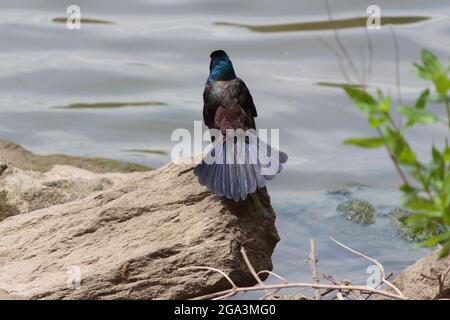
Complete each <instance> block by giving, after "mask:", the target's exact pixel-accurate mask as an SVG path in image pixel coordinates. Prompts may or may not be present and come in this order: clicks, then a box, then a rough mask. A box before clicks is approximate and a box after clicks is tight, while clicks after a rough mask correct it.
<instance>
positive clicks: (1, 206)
mask: <svg viewBox="0 0 450 320" xmlns="http://www.w3.org/2000/svg"><path fill="white" fill-rule="evenodd" d="M18 213H19V210H18V209H17V207H15V206H13V205H11V204H9V202H8V193H7V192H6V191H5V190H1V191H0V222H1V221H3V220H5V219H6V218H8V217H10V216H13V215H15V214H18Z"/></svg>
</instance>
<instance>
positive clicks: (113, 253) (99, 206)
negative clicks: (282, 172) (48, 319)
mask: <svg viewBox="0 0 450 320" xmlns="http://www.w3.org/2000/svg"><path fill="white" fill-rule="evenodd" d="M0 145H2V146H3V147H4V146H5V145H6V146H7V148H8V149H7V150H5V148H4V149H0V161H2V163H3V165H4V170H3V172H2V174H1V176H0V191H1V192H2V194H3V198H2V197H0V201H2V202H0V216H1V217H0V220H3V221H1V222H0V234H1V238H0V289H1V290H0V298H1V299H6V298H17V297H21V298H24V299H184V298H192V297H195V296H200V295H204V294H208V293H211V292H215V291H218V290H224V289H228V287H229V284H228V282H227V281H226V280H225V279H224V278H223V277H221V276H220V275H219V274H217V273H215V272H210V271H204V270H181V268H184V267H191V266H208V267H214V268H218V269H220V270H225V271H227V272H228V274H229V275H230V277H231V278H232V279H233V281H235V283H236V284H237V285H241V286H249V285H254V284H256V281H255V279H254V278H253V276H252V275H251V273H250V271H249V270H248V268H247V267H246V265H245V261H244V260H243V258H242V256H241V253H240V247H241V245H243V244H245V247H246V250H247V253H248V256H249V259H250V261H251V263H252V265H253V266H254V267H255V269H256V270H263V269H266V270H271V269H272V261H271V256H272V252H273V250H274V248H275V246H276V244H277V242H278V241H279V237H278V233H277V230H276V228H275V224H274V222H275V213H274V211H273V209H272V207H271V205H270V198H269V196H268V194H267V192H266V191H265V190H260V192H258V193H256V194H253V195H252V196H251V197H250V198H249V199H248V201H246V202H241V203H235V202H233V201H229V200H223V199H221V198H218V197H217V196H215V195H214V194H212V193H210V192H208V191H207V190H206V189H205V188H204V187H202V186H201V185H199V184H198V183H197V179H196V177H195V175H194V174H193V172H192V169H193V166H192V165H175V164H173V163H169V164H167V165H165V166H163V167H161V168H159V169H158V170H151V171H148V170H147V171H139V172H131V173H123V172H122V173H121V172H117V171H127V172H128V171H133V170H129V168H130V166H131V165H130V164H127V165H119V167H118V168H119V169H117V170H116V172H114V173H105V172H104V168H101V165H100V167H98V168H96V167H95V166H94V164H93V162H92V161H89V160H86V161H87V162H86V161H84V160H83V158H76V160H73V159H70V160H68V161H69V162H70V163H71V164H72V165H70V166H69V165H61V163H58V161H55V162H54V163H53V164H52V163H51V161H54V160H55V159H61V157H60V156H59V157H55V156H36V155H33V154H32V153H31V152H29V151H26V150H24V149H23V148H21V147H19V146H17V145H14V144H12V143H11V142H1V143H0ZM20 153H22V154H24V155H25V156H24V157H23V158H21V156H20ZM8 154H9V155H8ZM5 155H7V156H5ZM14 159H16V160H17V161H14ZM27 159H31V160H30V161H35V160H36V159H37V160H38V162H39V161H44V163H43V164H44V166H45V168H47V167H48V170H44V169H42V166H41V165H42V163H41V164H39V163H31V162H28V160H27ZM62 159H64V161H67V159H68V158H66V157H63V158H62ZM64 163H65V162H64ZM102 163H103V162H102ZM96 165H97V164H96ZM114 165H115V166H116V167H117V163H114ZM36 166H37V167H36ZM76 166H78V167H76ZM30 168H32V169H33V170H30ZM36 168H39V169H41V170H36ZM87 168H89V169H91V170H92V171H91V170H86V169H87ZM139 169H142V168H139ZM94 171H96V172H94ZM77 281H78V282H77Z"/></svg>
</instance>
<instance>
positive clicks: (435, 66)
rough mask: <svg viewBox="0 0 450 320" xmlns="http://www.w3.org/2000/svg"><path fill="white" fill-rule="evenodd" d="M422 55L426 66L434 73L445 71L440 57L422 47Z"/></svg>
mask: <svg viewBox="0 0 450 320" xmlns="http://www.w3.org/2000/svg"><path fill="white" fill-rule="evenodd" d="M420 57H421V59H422V63H423V65H424V67H425V68H426V69H427V70H428V71H429V72H430V73H431V74H433V75H437V74H440V73H445V72H446V70H445V68H444V66H443V65H442V64H441V63H440V62H439V60H438V58H437V57H436V56H435V55H434V54H433V53H431V51H429V50H427V49H422V51H421V54H420Z"/></svg>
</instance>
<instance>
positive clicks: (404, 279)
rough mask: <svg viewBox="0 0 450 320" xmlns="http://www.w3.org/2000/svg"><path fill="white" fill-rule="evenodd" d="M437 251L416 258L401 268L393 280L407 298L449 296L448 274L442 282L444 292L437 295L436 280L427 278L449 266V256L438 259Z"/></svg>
mask: <svg viewBox="0 0 450 320" xmlns="http://www.w3.org/2000/svg"><path fill="white" fill-rule="evenodd" d="M438 253H439V252H438V251H436V252H433V253H430V254H429V255H427V256H425V257H423V258H421V259H419V260H417V261H416V262H415V263H414V264H412V265H410V266H409V267H407V268H406V269H405V270H403V271H402V272H401V273H400V274H399V275H398V276H397V277H396V278H395V280H394V285H395V286H397V288H399V289H400V291H402V293H403V294H404V295H405V297H407V298H409V299H417V300H425V299H427V300H428V299H436V298H447V299H448V298H450V274H449V275H447V277H446V280H445V283H444V292H442V293H441V295H439V286H438V282H437V281H436V280H432V279H429V278H427V277H424V275H425V276H430V277H432V278H434V277H436V276H437V275H441V274H443V273H444V271H445V270H446V269H447V268H449V267H450V256H448V257H447V258H444V259H440V260H439V259H438Z"/></svg>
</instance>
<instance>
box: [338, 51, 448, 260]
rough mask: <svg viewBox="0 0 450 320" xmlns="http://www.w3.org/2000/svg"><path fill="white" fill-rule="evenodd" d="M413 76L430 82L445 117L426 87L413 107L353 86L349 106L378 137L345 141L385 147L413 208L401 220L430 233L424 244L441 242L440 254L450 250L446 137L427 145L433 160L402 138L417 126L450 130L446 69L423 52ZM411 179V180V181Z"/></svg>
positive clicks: (405, 199)
mask: <svg viewBox="0 0 450 320" xmlns="http://www.w3.org/2000/svg"><path fill="white" fill-rule="evenodd" d="M414 70H415V72H416V74H417V75H418V76H419V77H420V78H422V79H424V80H427V81H429V82H431V83H432V84H433V85H434V90H435V91H436V93H437V95H438V97H439V100H440V101H443V102H444V107H445V110H446V114H447V119H444V118H442V117H440V116H438V115H436V114H434V113H433V112H431V111H430V110H427V102H428V100H429V98H430V89H428V88H427V89H425V90H423V91H422V93H421V94H420V96H419V97H418V98H417V100H416V102H415V104H414V105H401V104H400V105H397V106H395V107H394V106H393V105H392V104H393V103H392V99H391V97H390V96H389V95H385V94H384V93H383V92H382V91H381V90H377V91H376V95H371V94H370V93H369V92H367V91H365V90H363V89H359V88H356V87H350V86H347V87H344V90H345V92H346V93H347V95H348V96H349V97H350V98H351V99H352V101H353V104H354V105H355V106H356V107H357V108H358V109H360V110H361V111H362V112H364V113H365V114H366V115H367V119H368V122H369V125H370V126H371V127H372V128H374V129H375V130H376V132H377V135H376V136H373V137H363V138H350V139H347V140H345V141H344V143H345V144H350V145H355V146H358V147H362V148H380V147H383V146H384V147H385V148H386V150H387V152H388V154H389V156H390V158H391V160H392V162H393V163H394V166H395V168H396V170H397V173H398V174H399V176H400V178H401V179H402V181H403V184H402V185H401V186H400V190H401V191H402V193H403V197H402V203H403V206H404V207H405V208H406V209H408V210H410V211H411V212H413V215H411V216H410V217H409V218H408V219H406V221H405V223H406V224H407V226H408V227H410V228H412V229H413V230H414V231H415V232H422V231H427V232H430V234H432V236H430V237H429V238H428V239H426V240H425V241H424V242H422V243H421V245H423V246H428V247H431V246H435V245H437V244H440V245H442V250H441V252H440V257H444V256H447V255H448V254H449V252H450V147H449V144H448V137H445V138H444V140H445V141H444V146H443V147H442V148H438V147H436V146H435V145H434V144H433V145H432V146H431V161H429V162H428V163H425V162H423V161H421V160H419V159H418V157H417V155H416V153H415V152H414V150H413V149H412V148H411V144H410V142H409V141H408V139H407V137H406V132H407V131H408V129H410V128H411V127H413V126H415V125H418V124H419V125H445V126H447V127H448V129H449V131H450V98H449V96H448V92H449V90H450V79H449V76H448V73H449V70H450V67H444V66H443V65H442V63H441V62H439V60H438V59H437V58H436V56H434V55H433V54H432V53H431V52H430V51H428V50H425V49H424V50H422V53H421V62H420V63H415V64H414ZM394 113H397V114H399V115H400V116H403V117H405V118H406V119H407V122H406V123H405V124H404V125H402V124H401V123H396V121H395V120H394V117H393V114H394ZM410 181H411V182H410Z"/></svg>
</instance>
